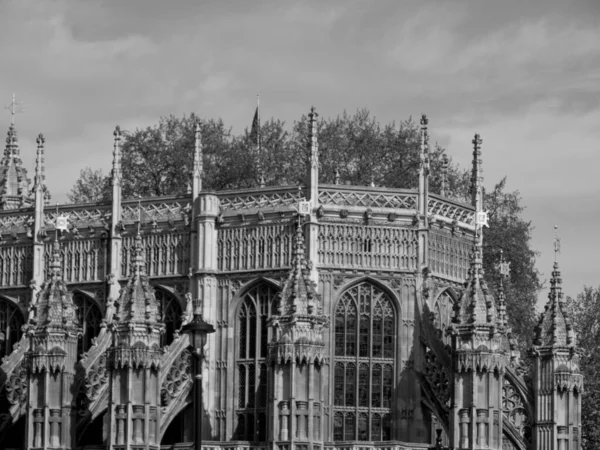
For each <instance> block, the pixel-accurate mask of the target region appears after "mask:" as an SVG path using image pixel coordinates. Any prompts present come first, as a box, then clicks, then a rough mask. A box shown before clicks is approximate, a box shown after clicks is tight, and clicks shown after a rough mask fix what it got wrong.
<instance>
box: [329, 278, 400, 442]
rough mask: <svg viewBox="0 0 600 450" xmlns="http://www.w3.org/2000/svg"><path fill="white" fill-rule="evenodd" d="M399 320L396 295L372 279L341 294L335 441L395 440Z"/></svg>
mask: <svg viewBox="0 0 600 450" xmlns="http://www.w3.org/2000/svg"><path fill="white" fill-rule="evenodd" d="M396 322H397V312H396V309H395V307H394V304H393V302H392V300H391V298H390V297H389V296H388V295H387V294H386V293H385V292H384V291H382V290H381V289H379V288H378V287H376V286H375V285H373V284H371V283H368V282H363V283H360V284H357V285H355V286H353V287H351V288H350V289H348V290H347V291H346V292H344V294H343V295H342V296H341V298H340V300H339V302H338V304H337V307H336V310H335V318H334V323H335V325H334V327H335V329H334V340H335V343H334V370H333V376H334V398H333V403H334V408H333V409H334V414H333V436H334V440H336V441H340V440H344V441H385V440H390V439H391V426H390V424H391V414H392V407H393V405H392V398H393V390H394V379H395V369H396V363H395V361H396V357H395V355H396V345H397V344H396V335H395V332H394V330H395V329H396Z"/></svg>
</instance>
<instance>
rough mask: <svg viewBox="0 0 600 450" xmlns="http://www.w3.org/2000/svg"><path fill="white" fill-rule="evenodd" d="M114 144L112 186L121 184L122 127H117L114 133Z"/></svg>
mask: <svg viewBox="0 0 600 450" xmlns="http://www.w3.org/2000/svg"><path fill="white" fill-rule="evenodd" d="M113 136H114V143H113V161H112V173H111V175H112V176H111V178H112V184H113V186H114V185H120V184H121V176H122V175H121V127H119V125H117V126H116V127H115V131H114V132H113Z"/></svg>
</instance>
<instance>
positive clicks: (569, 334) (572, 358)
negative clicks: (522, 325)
mask: <svg viewBox="0 0 600 450" xmlns="http://www.w3.org/2000/svg"><path fill="white" fill-rule="evenodd" d="M556 228H557V227H555V229H556ZM559 250H560V240H559V239H558V236H557V237H555V240H554V252H555V257H554V266H553V269H552V278H551V279H550V292H549V293H548V303H546V308H545V310H544V312H543V313H542V314H541V317H540V320H539V322H538V325H537V326H536V328H535V336H534V340H533V348H532V352H531V356H532V360H533V369H532V377H531V379H532V384H533V392H534V397H535V398H536V402H535V408H534V417H533V420H532V422H533V423H532V425H533V427H532V428H533V430H532V435H533V445H532V448H544V449H546V448H547V449H549V450H560V449H564V448H569V449H571V448H573V449H579V448H580V444H581V393H582V391H583V375H582V374H581V369H580V361H579V358H580V356H579V351H578V349H577V346H576V338H575V332H574V330H573V326H572V324H571V320H570V318H569V314H568V312H567V309H566V307H565V303H564V300H563V293H562V288H561V284H562V279H561V274H560V269H559V266H558V252H559ZM557 412H560V413H559V414H557Z"/></svg>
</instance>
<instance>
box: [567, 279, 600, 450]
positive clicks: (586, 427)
mask: <svg viewBox="0 0 600 450" xmlns="http://www.w3.org/2000/svg"><path fill="white" fill-rule="evenodd" d="M567 308H568V311H569V314H570V317H571V321H572V323H573V326H574V328H575V333H576V335H577V338H578V345H579V350H580V352H581V373H582V374H583V380H584V390H583V395H582V397H581V444H582V449H583V450H592V449H594V450H595V449H598V448H600V429H599V428H598V423H600V287H597V288H592V287H587V286H586V287H584V289H583V292H581V293H580V294H579V295H578V296H577V298H576V299H573V298H570V297H568V298H567Z"/></svg>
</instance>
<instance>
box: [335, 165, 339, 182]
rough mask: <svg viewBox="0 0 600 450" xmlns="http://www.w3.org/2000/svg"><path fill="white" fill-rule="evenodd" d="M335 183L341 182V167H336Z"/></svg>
mask: <svg viewBox="0 0 600 450" xmlns="http://www.w3.org/2000/svg"><path fill="white" fill-rule="evenodd" d="M335 184H340V169H338V168H337V167H336V168H335Z"/></svg>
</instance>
